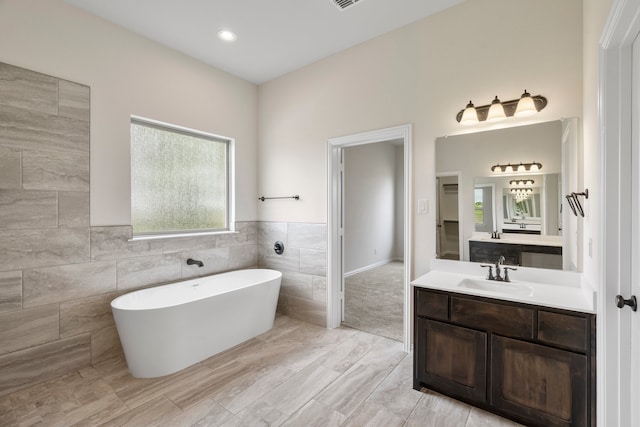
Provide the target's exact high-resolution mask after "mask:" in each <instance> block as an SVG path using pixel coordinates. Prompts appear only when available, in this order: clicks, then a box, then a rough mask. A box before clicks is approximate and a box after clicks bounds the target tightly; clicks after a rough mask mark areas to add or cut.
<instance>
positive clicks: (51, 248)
mask: <svg viewBox="0 0 640 427" xmlns="http://www.w3.org/2000/svg"><path fill="white" fill-rule="evenodd" d="M85 261H89V229H88V228H65V229H30V230H3V231H0V271H11V270H21V269H25V268H34V267H44V266H51V265H63V264H73V263H78V262H85Z"/></svg>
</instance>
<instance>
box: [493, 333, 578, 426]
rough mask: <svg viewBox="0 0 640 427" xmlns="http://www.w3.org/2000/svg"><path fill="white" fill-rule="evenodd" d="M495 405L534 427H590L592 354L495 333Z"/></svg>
mask: <svg viewBox="0 0 640 427" xmlns="http://www.w3.org/2000/svg"><path fill="white" fill-rule="evenodd" d="M491 351H492V357H491V404H492V406H493V407H494V408H496V409H499V410H501V411H504V412H505V413H509V414H513V416H514V417H517V418H520V419H524V420H528V421H529V422H531V423H533V424H534V425H544V426H550V427H551V426H586V425H587V402H588V395H587V393H588V388H587V357H586V356H585V355H582V354H576V353H573V352H570V351H564V350H558V349H555V348H551V347H546V346H542V345H539V344H532V343H529V342H524V341H518V340H514V339H511V338H505V337H501V336H497V335H493V336H492V338H491Z"/></svg>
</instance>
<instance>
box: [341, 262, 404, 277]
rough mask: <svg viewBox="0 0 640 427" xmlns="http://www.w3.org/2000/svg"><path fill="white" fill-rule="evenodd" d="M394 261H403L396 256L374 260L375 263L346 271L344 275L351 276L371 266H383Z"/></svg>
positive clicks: (369, 268)
mask: <svg viewBox="0 0 640 427" xmlns="http://www.w3.org/2000/svg"><path fill="white" fill-rule="evenodd" d="M394 261H400V262H403V261H404V260H403V259H402V258H399V259H398V258H389V259H387V260H384V261H380V262H376V263H375V264H370V265H367V266H365V267H362V268H358V269H356V270H352V271H348V272H346V273H344V277H349V276H353V275H354V274H358V273H363V272H365V271H367V270H371V269H372V268H376V267H380V266H383V265H385V264H389V263H390V262H394Z"/></svg>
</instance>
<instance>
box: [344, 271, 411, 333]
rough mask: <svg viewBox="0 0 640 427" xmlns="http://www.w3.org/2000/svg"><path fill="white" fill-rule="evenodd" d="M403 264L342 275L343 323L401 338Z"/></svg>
mask: <svg viewBox="0 0 640 427" xmlns="http://www.w3.org/2000/svg"><path fill="white" fill-rule="evenodd" d="M403 272H404V263H402V262H391V263H389V264H385V265H383V266H380V267H376V268H372V269H371V270H367V271H364V272H362V273H358V274H354V275H353V276H349V277H347V278H345V285H344V286H345V297H344V298H345V309H344V321H343V322H342V324H343V325H345V326H349V327H352V328H355V329H358V330H361V331H365V332H369V333H372V334H376V335H380V336H383V337H387V338H391V339H393V340H396V341H402V315H403V300H404V285H403V283H402V276H403Z"/></svg>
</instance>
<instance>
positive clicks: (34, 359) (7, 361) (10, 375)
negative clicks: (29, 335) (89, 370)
mask: <svg viewBox="0 0 640 427" xmlns="http://www.w3.org/2000/svg"><path fill="white" fill-rule="evenodd" d="M90 362H91V336H90V335H89V334H85V335H79V336H76V337H72V338H67V339H63V340H59V341H54V342H52V343H48V344H43V345H40V346H37V347H32V348H29V349H26V350H21V351H17V352H14V353H9V354H5V355H4V356H0V396H2V395H7V394H9V393H12V392H14V391H16V390H19V389H21V388H23V387H25V386H27V385H30V384H34V383H37V382H42V381H46V380H48V379H50V378H54V377H56V376H58V375H60V374H64V373H67V372H69V371H73V370H78V369H80V368H84V367H86V366H89V364H90Z"/></svg>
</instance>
